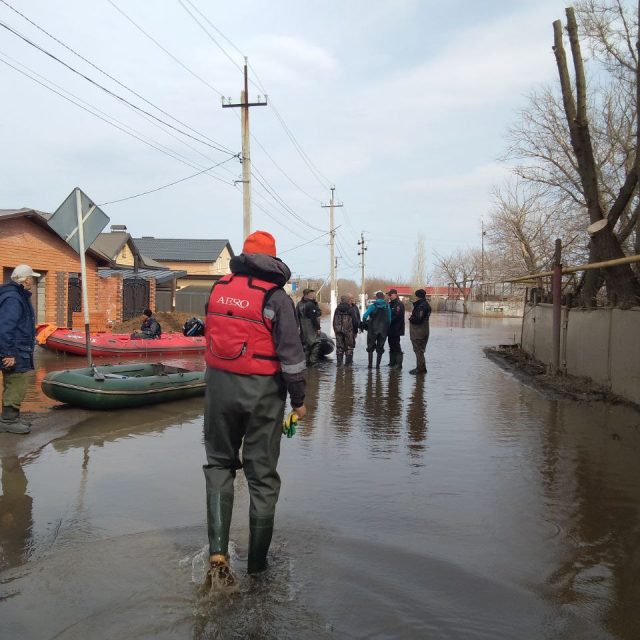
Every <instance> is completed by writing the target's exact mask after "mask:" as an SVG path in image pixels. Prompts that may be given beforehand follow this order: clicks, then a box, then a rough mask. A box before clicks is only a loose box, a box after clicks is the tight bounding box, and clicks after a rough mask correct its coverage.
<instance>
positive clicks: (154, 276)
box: [98, 269, 187, 282]
mask: <svg viewBox="0 0 640 640" xmlns="http://www.w3.org/2000/svg"><path fill="white" fill-rule="evenodd" d="M116 274H117V275H121V276H122V278H123V279H124V280H133V279H134V278H143V279H145V280H155V281H156V282H166V281H167V280H173V279H174V278H184V277H185V276H186V275H187V272H186V271H172V270H171V269H138V271H137V272H136V271H134V270H133V269H98V275H99V276H100V277H101V278H108V277H109V276H112V275H116Z"/></svg>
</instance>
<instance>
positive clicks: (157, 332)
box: [131, 309, 162, 340]
mask: <svg viewBox="0 0 640 640" xmlns="http://www.w3.org/2000/svg"><path fill="white" fill-rule="evenodd" d="M161 335H162V327H161V326H160V323H159V322H158V321H157V320H156V319H155V318H154V317H153V311H151V309H145V310H144V311H143V312H142V324H141V325H140V331H134V332H133V333H132V334H131V337H132V338H142V339H144V340H155V339H157V338H159V337H160V336H161Z"/></svg>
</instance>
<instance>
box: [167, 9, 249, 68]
mask: <svg viewBox="0 0 640 640" xmlns="http://www.w3.org/2000/svg"><path fill="white" fill-rule="evenodd" d="M178 3H179V4H180V6H181V7H182V8H183V9H184V10H185V11H186V12H187V13H188V14H189V15H190V16H191V18H192V19H193V21H194V22H195V23H196V24H197V25H198V26H199V27H200V28H201V29H202V31H203V32H204V33H205V34H206V35H207V37H208V38H209V39H210V40H211V41H212V42H213V43H214V44H215V45H216V47H218V49H220V51H222V53H223V54H224V55H225V56H226V57H227V58H228V59H229V60H230V61H231V64H232V65H234V66H235V67H237V68H238V70H239V71H242V67H241V66H240V65H239V64H238V63H237V62H236V61H235V60H234V59H233V58H232V57H231V56H230V55H229V53H228V52H227V50H226V49H225V48H224V47H223V46H222V45H221V44H220V43H219V42H218V41H217V40H216V39H215V38H214V37H213V36H212V35H211V34H210V33H209V31H208V30H207V28H206V27H205V26H204V25H203V24H202V22H200V20H198V18H196V16H194V15H193V13H192V12H191V10H190V9H189V7H187V5H186V4H185V3H184V2H182V0H178ZM189 4H191V6H192V7H193V8H194V9H195V11H197V12H198V13H199V14H200V15H202V13H201V12H200V10H199V9H198V8H197V7H195V6H194V5H193V4H192V3H189Z"/></svg>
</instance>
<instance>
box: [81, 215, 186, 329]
mask: <svg viewBox="0 0 640 640" xmlns="http://www.w3.org/2000/svg"><path fill="white" fill-rule="evenodd" d="M91 246H92V248H94V249H98V250H99V251H100V252H101V253H103V254H105V255H106V256H108V258H109V259H110V260H111V263H112V264H111V266H110V268H108V269H100V275H101V276H102V277H111V276H119V277H121V278H122V280H123V283H122V314H121V315H122V319H123V320H128V319H129V318H132V317H134V316H136V315H140V314H141V313H142V311H143V310H144V309H145V308H147V307H149V308H151V309H153V310H156V311H174V310H175V296H176V290H177V288H178V285H177V282H178V280H179V279H180V278H184V277H185V276H186V275H187V272H186V271H185V270H184V269H171V268H167V266H165V265H163V264H161V263H159V262H156V261H155V260H153V259H152V258H150V257H148V256H145V255H143V254H142V253H141V252H140V249H139V247H138V246H137V244H136V242H135V241H134V239H133V238H132V237H131V235H130V234H129V233H128V232H127V227H126V226H125V225H115V224H114V225H111V231H110V232H109V233H101V234H100V235H99V236H98V237H97V238H96V240H95V242H94V243H93V244H92V245H91Z"/></svg>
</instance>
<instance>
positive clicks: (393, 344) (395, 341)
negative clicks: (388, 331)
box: [389, 335, 402, 353]
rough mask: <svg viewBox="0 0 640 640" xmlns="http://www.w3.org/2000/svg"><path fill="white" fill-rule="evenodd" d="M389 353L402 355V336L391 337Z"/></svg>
mask: <svg viewBox="0 0 640 640" xmlns="http://www.w3.org/2000/svg"><path fill="white" fill-rule="evenodd" d="M389 351H391V353H402V349H401V348H400V336H392V335H389Z"/></svg>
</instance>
